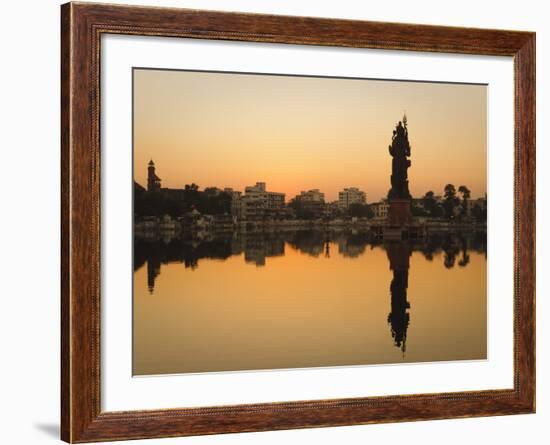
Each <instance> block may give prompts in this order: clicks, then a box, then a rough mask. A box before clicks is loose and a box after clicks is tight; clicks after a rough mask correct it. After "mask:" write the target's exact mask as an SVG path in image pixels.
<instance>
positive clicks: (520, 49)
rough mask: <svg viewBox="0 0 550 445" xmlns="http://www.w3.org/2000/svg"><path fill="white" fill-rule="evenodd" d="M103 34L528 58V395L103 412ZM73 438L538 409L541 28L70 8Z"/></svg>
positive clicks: (64, 127) (67, 192)
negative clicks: (537, 114)
mask: <svg viewBox="0 0 550 445" xmlns="http://www.w3.org/2000/svg"><path fill="white" fill-rule="evenodd" d="M102 34H126V35H144V36H167V37H179V38H194V39H218V40H237V41H248V42H274V43H287V44H301V45H324V46H337V47H354V48H383V49H392V50H409V51H430V52H448V53H462V54H477V55H497V56H512V57H513V58H514V71H515V72H514V75H515V79H514V95H515V124H514V134H515V167H514V181H515V190H514V203H515V210H514V387H513V389H506V390H499V389H495V390H486V391H468V392H455V393H436V394H418V395H402V396H384V397H366V398H348V399H332V400H312V401H299V402H287V403H261V404H248V405H236V406H223V407H222V406H213V407H209V408H181V409H166V410H151V411H128V412H102V411H101V408H100V407H101V404H100V372H99V370H100V359H101V348H100V335H101V332H100V317H99V313H100V312H99V308H100V302H101V295H100V279H101V277H100V255H99V246H100V181H101V178H100V142H99V141H100V139H99V130H100V128H99V127H100V123H99V115H100V111H101V106H100V83H99V72H100V56H101V45H100V38H101V36H102ZM61 36H62V42H61V103H62V107H61V110H62V111H61V149H62V156H61V165H62V168H61V171H62V178H61V184H62V190H61V200H62V218H61V220H62V227H61V230H62V243H61V258H62V260H61V261H62V263H61V269H62V270H61V289H62V291H61V315H62V316H61V332H62V338H61V356H62V358H61V365H62V366H61V368H62V371H61V401H62V403H61V436H62V439H63V440H65V441H67V442H93V441H105V440H122V439H138V438H153V437H173V436H185V435H199V434H214V433H230V432H243V431H263V430H280V429H288V428H306V427H320V426H338V425H353V424H367V423H377V422H400V421H410V420H427V419H442V418H457V417H475V416H491V415H506V414H520V413H533V412H534V411H535V230H534V225H535V34H534V33H530V32H518V31H502V30H488V29H468V28H453V27H440V26H426V25H411V24H395V23H381V22H364V21H352V20H334V19H326V18H308V17H289V16H274V15H256V14H241V13H225V12H224V13H222V12H212V11H197V10H186V9H172V8H149V7H137V6H119V5H108V4H93V3H67V4H64V5H62V7H61Z"/></svg>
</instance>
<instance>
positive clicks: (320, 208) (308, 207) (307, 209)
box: [293, 189, 325, 218]
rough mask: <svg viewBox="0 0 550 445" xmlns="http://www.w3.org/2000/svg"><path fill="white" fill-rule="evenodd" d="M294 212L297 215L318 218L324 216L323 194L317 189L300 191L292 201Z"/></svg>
mask: <svg viewBox="0 0 550 445" xmlns="http://www.w3.org/2000/svg"><path fill="white" fill-rule="evenodd" d="M293 201H294V202H293V204H294V210H295V211H298V213H299V214H302V215H304V214H307V215H310V217H314V218H320V217H321V216H323V215H324V214H325V194H324V193H322V192H320V191H319V189H312V190H308V191H307V192H306V191H301V192H300V194H299V195H296V196H295V197H294V199H293Z"/></svg>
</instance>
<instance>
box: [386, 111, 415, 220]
mask: <svg viewBox="0 0 550 445" xmlns="http://www.w3.org/2000/svg"><path fill="white" fill-rule="evenodd" d="M388 148H389V152H390V155H391V156H392V173H391V178H390V181H391V189H390V191H389V192H388V199H389V202H390V209H389V212H388V225H390V226H400V227H402V226H406V225H408V224H410V223H411V222H412V215H411V194H410V192H409V180H408V173H407V169H408V168H409V167H410V166H411V161H410V160H409V159H408V158H409V157H410V155H411V146H410V144H409V131H408V129H407V116H406V115H404V116H403V121H402V122H401V121H400V122H399V123H398V124H397V126H396V127H395V130H393V136H392V142H391V145H390V146H389V147H388Z"/></svg>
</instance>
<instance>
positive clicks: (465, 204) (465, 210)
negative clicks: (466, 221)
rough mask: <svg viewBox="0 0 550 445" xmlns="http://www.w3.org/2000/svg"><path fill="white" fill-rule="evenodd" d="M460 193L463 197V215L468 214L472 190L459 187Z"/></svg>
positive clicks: (462, 186) (463, 186)
mask: <svg viewBox="0 0 550 445" xmlns="http://www.w3.org/2000/svg"><path fill="white" fill-rule="evenodd" d="M458 193H460V194H461V195H462V215H467V213H468V200H469V199H470V193H471V192H470V189H469V188H468V187H466V186H465V185H461V186H460V187H458Z"/></svg>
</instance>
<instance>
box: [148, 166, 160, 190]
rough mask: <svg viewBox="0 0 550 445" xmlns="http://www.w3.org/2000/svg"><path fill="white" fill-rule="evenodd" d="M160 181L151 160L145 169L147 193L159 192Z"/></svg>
mask: <svg viewBox="0 0 550 445" xmlns="http://www.w3.org/2000/svg"><path fill="white" fill-rule="evenodd" d="M160 181H161V179H160V178H159V177H158V176H157V175H156V173H155V163H154V162H153V160H152V159H151V160H150V161H149V166H148V167H147V191H149V192H157V191H159V190H160Z"/></svg>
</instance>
